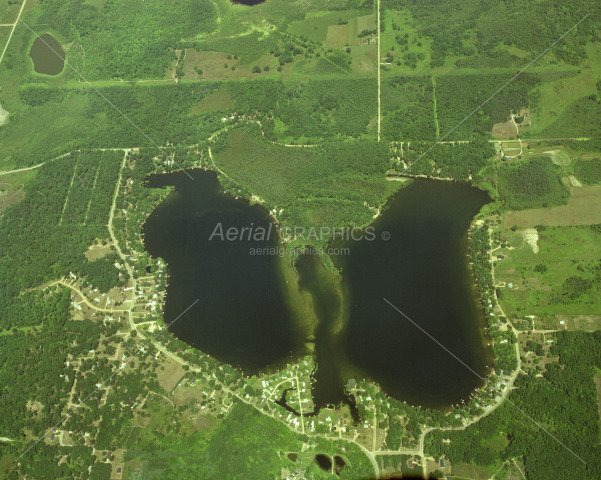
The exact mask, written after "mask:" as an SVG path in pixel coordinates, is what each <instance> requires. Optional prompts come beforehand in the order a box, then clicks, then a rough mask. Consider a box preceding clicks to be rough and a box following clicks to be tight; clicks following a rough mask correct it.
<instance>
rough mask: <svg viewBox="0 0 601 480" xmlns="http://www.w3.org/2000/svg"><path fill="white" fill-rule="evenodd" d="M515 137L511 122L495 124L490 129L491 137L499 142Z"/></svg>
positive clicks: (515, 133)
mask: <svg viewBox="0 0 601 480" xmlns="http://www.w3.org/2000/svg"><path fill="white" fill-rule="evenodd" d="M516 135H517V131H516V128H515V125H514V124H513V122H512V121H511V120H507V121H506V122H503V123H495V124H494V125H493V127H492V136H493V137H495V138H499V139H501V140H506V139H509V138H511V137H514V138H515V136H516Z"/></svg>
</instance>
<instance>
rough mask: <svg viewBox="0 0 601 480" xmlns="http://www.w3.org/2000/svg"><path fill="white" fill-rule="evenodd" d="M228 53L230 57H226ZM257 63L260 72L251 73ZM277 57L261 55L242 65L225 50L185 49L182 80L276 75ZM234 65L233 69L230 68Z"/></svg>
mask: <svg viewBox="0 0 601 480" xmlns="http://www.w3.org/2000/svg"><path fill="white" fill-rule="evenodd" d="M228 55H229V56H230V58H227V57H228ZM255 65H257V66H259V67H260V68H261V70H262V72H261V73H253V72H252V69H253V67H254V66H255ZM278 66H279V62H278V59H277V58H275V57H274V56H273V55H263V56H262V57H260V58H259V59H257V60H255V61H253V63H252V64H247V65H242V64H241V63H240V59H235V58H234V56H233V55H231V54H227V53H225V52H210V51H207V52H204V51H203V52H197V51H196V50H194V49H191V48H190V49H188V50H187V51H186V58H185V60H184V73H185V75H184V78H183V79H184V80H186V79H192V80H199V79H202V80H238V79H243V78H256V77H259V76H263V75H269V74H271V75H274V74H275V75H277V74H278V72H277V67H278ZM194 67H197V68H199V69H201V70H202V75H201V74H199V73H197V72H196V70H195V69H194ZM232 67H234V70H232ZM265 67H269V72H263V69H264V68H265Z"/></svg>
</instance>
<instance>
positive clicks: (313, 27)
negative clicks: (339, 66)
mask: <svg viewBox="0 0 601 480" xmlns="http://www.w3.org/2000/svg"><path fill="white" fill-rule="evenodd" d="M358 15H359V12H358V11H357V10H342V11H338V12H328V11H321V12H307V13H306V14H305V18H304V20H300V21H296V22H293V23H291V24H290V25H289V26H288V33H291V34H292V35H296V36H298V37H300V36H305V37H307V38H309V39H310V40H313V41H315V42H326V40H328V36H330V39H329V40H328V42H331V41H332V40H334V37H335V36H336V35H335V32H336V30H340V31H342V30H345V31H346V32H345V33H346V36H345V37H344V38H343V39H344V40H345V41H348V30H349V26H348V24H349V23H350V20H351V19H353V18H355V17H357V16H358ZM343 22H344V23H343ZM342 26H344V27H346V28H345V29H340V28H336V27H342ZM331 27H334V28H331ZM337 35H340V33H338V34H337ZM327 45H328V46H344V44H343V45H331V44H329V43H327Z"/></svg>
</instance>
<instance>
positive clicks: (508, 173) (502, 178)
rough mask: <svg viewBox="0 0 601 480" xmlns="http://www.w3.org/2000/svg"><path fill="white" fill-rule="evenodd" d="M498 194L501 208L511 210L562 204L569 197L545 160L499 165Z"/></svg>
mask: <svg viewBox="0 0 601 480" xmlns="http://www.w3.org/2000/svg"><path fill="white" fill-rule="evenodd" d="M499 193H500V194H501V196H502V197H503V201H504V203H505V206H506V207H507V208H509V209H512V210H523V209H525V208H537V207H551V206H555V205H562V204H564V203H565V202H566V201H567V199H568V197H569V196H570V191H569V190H568V189H567V188H566V187H565V185H564V184H563V183H562V182H561V178H560V176H559V172H558V167H557V166H555V165H554V164H553V163H551V159H550V158H549V157H537V158H535V159H534V160H530V161H528V162H525V163H515V164H506V165H503V167H502V168H501V170H500V173H499Z"/></svg>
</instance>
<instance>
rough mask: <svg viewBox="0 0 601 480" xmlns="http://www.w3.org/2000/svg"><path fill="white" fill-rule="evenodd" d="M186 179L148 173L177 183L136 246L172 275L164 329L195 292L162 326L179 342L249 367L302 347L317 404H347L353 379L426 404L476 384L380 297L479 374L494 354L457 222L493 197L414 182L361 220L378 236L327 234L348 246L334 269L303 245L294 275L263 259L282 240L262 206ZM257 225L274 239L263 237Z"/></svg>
mask: <svg viewBox="0 0 601 480" xmlns="http://www.w3.org/2000/svg"><path fill="white" fill-rule="evenodd" d="M189 173H190V174H191V175H192V176H193V177H194V179H195V181H192V180H190V179H189V178H188V177H187V176H186V175H185V173H183V172H178V173H171V174H166V175H154V176H151V177H150V178H149V179H148V186H150V187H164V186H168V185H172V186H174V187H175V189H174V190H173V191H172V192H171V193H170V194H169V196H168V197H167V199H166V200H165V201H164V202H163V203H162V204H161V205H159V206H158V207H157V208H156V210H155V211H154V212H153V213H152V214H151V216H150V217H149V218H148V220H147V222H146V223H145V225H144V228H143V233H144V241H145V245H146V249H147V250H148V252H149V253H150V254H151V255H152V256H153V257H162V258H163V259H164V260H165V261H166V263H167V266H168V270H169V286H168V287H167V295H166V304H165V312H164V313H165V321H166V323H170V322H172V321H173V320H174V319H175V318H177V316H178V315H179V314H180V313H181V312H183V311H184V310H185V309H186V308H187V307H188V306H189V305H190V304H192V303H193V302H194V301H195V300H196V299H200V301H199V303H198V304H197V306H196V307H194V308H193V309H191V310H190V311H189V312H188V313H187V314H186V315H184V316H183V317H182V318H180V319H178V320H177V322H175V324H174V325H172V326H171V327H170V330H171V332H172V333H173V334H174V335H176V336H177V337H178V338H180V339H181V340H183V341H185V342H187V343H188V344H190V345H192V346H193V347H196V348H199V349H201V350H202V351H204V352H206V353H208V354H211V355H213V356H215V357H216V358H217V359H219V360H221V361H223V362H227V363H230V364H232V365H235V366H238V367H240V368H241V369H242V370H244V371H245V372H247V373H249V374H250V373H256V372H259V371H273V370H276V369H278V368H281V367H282V366H284V365H286V363H291V362H292V361H294V360H295V359H296V358H299V357H300V356H301V355H305V354H307V353H312V354H313V355H314V356H315V358H316V361H317V364H318V369H317V372H316V373H315V378H314V380H315V385H314V388H313V396H314V401H315V404H316V406H317V407H318V408H320V407H322V406H325V405H328V404H337V403H340V402H342V403H348V404H349V405H351V409H352V410H353V405H352V399H349V398H347V397H346V395H345V394H344V385H345V383H346V381H347V380H348V379H349V378H352V377H355V378H369V379H372V380H374V381H376V382H377V383H379V384H380V385H381V387H382V388H383V390H384V391H385V392H386V393H388V394H390V395H391V396H393V397H395V398H398V399H400V400H405V401H407V402H409V403H411V404H417V405H422V406H428V407H433V408H444V407H448V406H450V405H451V404H453V403H457V402H459V401H460V400H462V399H465V398H467V397H468V396H469V394H470V393H471V392H472V391H473V389H474V388H475V387H477V386H479V385H481V384H482V381H481V380H480V379H479V378H478V377H477V376H476V375H474V373H472V372H470V371H469V369H467V368H466V367H465V366H464V365H462V364H461V363H460V362H459V361H457V360H456V359H454V358H453V357H452V356H451V355H450V354H449V353H448V352H446V351H445V350H444V349H443V348H441V347H440V346H439V345H437V344H436V343H435V342H434V341H432V340H431V339H430V338H428V337H427V336H426V335H425V334H424V333H423V332H421V331H420V330H419V328H417V327H416V326H415V325H414V324H413V323H412V322H411V321H409V320H407V319H406V318H405V317H404V316H403V315H402V314H400V313H399V312H397V311H395V310H394V309H393V308H392V307H391V306H390V305H389V304H388V303H386V302H385V300H384V299H385V298H386V299H387V300H388V301H390V302H391V303H392V304H394V305H395V306H396V307H397V308H398V309H399V310H401V311H402V312H403V313H404V314H405V315H407V316H408V317H409V318H410V319H411V320H412V321H413V322H415V323H416V324H417V325H419V326H420V327H421V328H423V329H424V330H425V331H427V332H428V333H429V334H430V335H432V336H433V337H434V338H436V339H437V340H438V341H439V342H441V343H442V344H443V345H444V346H445V348H447V349H448V350H449V351H451V352H452V353H453V354H454V355H456V356H457V357H458V358H460V359H461V361H462V362H464V363H465V364H467V365H468V366H469V367H470V368H472V369H473V370H474V371H476V372H477V373H478V374H479V375H481V376H485V375H486V373H487V371H488V370H487V367H486V365H492V351H491V349H490V347H487V346H486V343H487V341H488V340H487V339H486V338H485V336H484V335H483V327H484V326H485V319H484V315H483V310H482V307H481V305H480V301H479V298H478V294H477V292H476V289H475V286H474V284H473V281H472V278H473V277H472V276H471V271H470V269H469V265H468V257H467V230H468V227H469V224H470V221H471V219H472V218H473V216H474V215H475V214H476V213H477V212H478V211H479V210H480V208H481V207H482V206H483V205H484V204H486V203H487V202H488V201H490V199H489V197H488V195H487V194H486V193H484V192H482V191H480V190H477V189H475V188H473V187H471V186H469V185H466V184H460V183H452V182H441V181H433V180H417V181H414V182H413V183H412V184H411V185H409V186H407V187H405V188H403V189H402V190H400V191H399V192H398V193H397V194H395V195H394V196H393V197H392V198H391V199H390V201H389V203H388V205H387V206H386V208H385V209H384V212H383V214H382V215H381V216H380V217H379V218H378V219H377V220H376V221H375V222H374V224H373V225H372V226H371V228H373V231H374V232H375V238H374V239H372V240H367V239H363V240H336V241H334V242H331V246H332V247H335V248H339V249H343V248H344V249H348V250H347V254H345V255H338V256H334V257H333V261H334V264H335V265H336V267H337V268H338V269H339V270H340V271H341V275H336V274H334V273H332V272H330V271H328V270H327V269H326V268H325V267H324V266H323V263H322V262H321V261H320V259H319V256H318V255H314V254H312V253H314V252H311V251H310V250H308V251H307V252H306V253H305V254H303V255H300V257H299V258H298V260H297V262H296V265H295V270H293V269H292V267H291V265H290V261H289V260H288V259H287V258H286V257H285V256H284V257H282V256H279V255H277V254H275V255H274V254H269V252H271V253H273V252H277V251H278V250H277V249H278V248H281V247H282V245H281V244H280V243H279V236H278V235H277V232H276V231H275V226H274V225H273V223H272V221H271V218H270V217H269V215H268V212H267V211H266V210H265V209H263V208H262V207H260V206H257V205H251V204H250V203H249V202H248V201H246V200H241V199H235V198H233V197H231V196H229V195H227V194H225V193H223V192H222V190H221V187H220V185H219V182H218V180H217V177H216V175H215V174H214V173H212V172H205V171H201V170H190V171H189ZM220 224H221V226H222V228H221V230H219V228H217V227H216V226H217V225H220ZM243 227H247V229H248V232H249V233H248V234H247V233H246V232H245V234H244V236H243V238H238V237H236V238H234V236H232V238H231V239H229V240H228V239H227V231H228V229H242V228H243ZM261 229H264V231H265V232H268V231H270V229H271V233H272V234H271V236H270V237H269V238H261V236H260V235H257V232H259V233H260V232H261ZM232 231H238V232H239V231H240V230H232ZM384 233H386V235H384ZM209 239H210V240H209ZM250 249H254V250H252V251H253V252H256V251H263V252H267V253H268V254H262V255H256V254H255V255H253V254H250V253H249V252H250V251H251V250H250ZM341 251H342V250H341ZM309 297H310V301H308V298H309ZM307 305H309V306H310V307H311V308H310V309H308V308H307Z"/></svg>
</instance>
